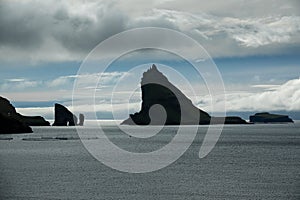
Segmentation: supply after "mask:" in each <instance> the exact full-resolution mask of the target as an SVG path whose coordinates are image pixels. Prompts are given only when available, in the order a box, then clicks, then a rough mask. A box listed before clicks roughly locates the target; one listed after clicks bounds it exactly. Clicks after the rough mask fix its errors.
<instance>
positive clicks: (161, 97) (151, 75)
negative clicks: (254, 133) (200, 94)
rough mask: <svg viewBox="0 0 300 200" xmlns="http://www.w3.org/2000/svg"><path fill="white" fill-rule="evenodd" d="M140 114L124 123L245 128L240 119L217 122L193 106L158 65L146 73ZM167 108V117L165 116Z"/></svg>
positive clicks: (131, 116) (222, 119)
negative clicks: (237, 126)
mask: <svg viewBox="0 0 300 200" xmlns="http://www.w3.org/2000/svg"><path fill="white" fill-rule="evenodd" d="M141 90H142V106H141V110H140V111H139V112H137V113H135V114H130V117H129V118H128V119H126V120H124V121H123V122H122V124H128V125H135V124H136V125H149V124H150V125H195V124H210V122H211V120H212V119H214V120H212V122H214V123H223V122H224V123H226V124H245V123H246V121H245V120H243V119H241V118H240V117H225V119H224V118H214V117H211V116H210V115H209V114H208V113H207V112H205V111H203V110H200V109H198V108H197V107H196V106H194V105H193V103H192V101H191V100H190V99H188V98H187V97H186V96H185V95H184V94H183V93H182V92H181V91H180V90H179V89H178V88H176V87H175V86H174V85H173V84H172V83H170V82H169V81H168V79H167V77H166V76H164V75H163V74H162V73H161V72H160V71H158V69H157V67H156V66H155V65H152V67H151V68H150V69H149V70H148V71H146V72H144V73H143V77H142V81H141ZM161 106H162V107H164V110H165V113H166V116H164V112H162V109H161Z"/></svg>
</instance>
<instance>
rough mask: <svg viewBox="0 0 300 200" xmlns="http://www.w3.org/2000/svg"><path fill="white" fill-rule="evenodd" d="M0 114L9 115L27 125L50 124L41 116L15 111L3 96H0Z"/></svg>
mask: <svg viewBox="0 0 300 200" xmlns="http://www.w3.org/2000/svg"><path fill="white" fill-rule="evenodd" d="M0 114H2V115H3V116H9V117H10V118H13V119H16V120H18V121H20V122H22V123H24V124H26V125H28V126H50V123H49V122H48V121H46V120H45V119H44V118H43V117H41V116H24V115H21V114H20V113H17V111H16V109H15V107H14V106H13V105H12V104H11V103H10V102H9V101H8V100H7V99H5V98H3V97H0Z"/></svg>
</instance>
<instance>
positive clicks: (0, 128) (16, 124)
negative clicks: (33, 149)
mask: <svg viewBox="0 0 300 200" xmlns="http://www.w3.org/2000/svg"><path fill="white" fill-rule="evenodd" d="M12 133H32V129H31V128H30V127H29V126H28V125H26V124H24V123H23V122H21V121H19V120H17V119H14V118H12V117H9V116H5V115H3V114H0V134H12Z"/></svg>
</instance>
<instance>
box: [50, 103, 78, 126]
mask: <svg viewBox="0 0 300 200" xmlns="http://www.w3.org/2000/svg"><path fill="white" fill-rule="evenodd" d="M75 125H77V117H76V116H75V115H73V113H72V112H71V111H69V110H68V109H67V108H66V107H64V106H63V105H61V104H58V103H56V104H55V105H54V123H53V125H52V126H75Z"/></svg>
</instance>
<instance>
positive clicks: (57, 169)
mask: <svg viewBox="0 0 300 200" xmlns="http://www.w3.org/2000/svg"><path fill="white" fill-rule="evenodd" d="M114 124H115V123H113V122H107V123H104V125H103V127H104V128H103V129H104V130H105V133H106V135H107V137H108V138H109V139H110V140H111V141H112V142H113V143H115V144H116V145H118V146H120V147H121V148H123V149H125V150H127V151H135V152H150V151H153V150H156V149H159V148H162V147H163V146H164V145H166V144H168V142H170V141H171V139H172V138H173V137H174V135H175V134H176V132H177V128H178V127H176V126H172V127H165V128H163V129H162V130H161V132H160V133H158V134H157V135H155V136H153V137H151V138H150V139H149V138H145V139H137V138H135V137H129V136H128V135H127V134H124V133H123V132H122V131H120V130H119V128H118V127H117V126H116V125H114ZM131 128H132V129H134V127H127V129H131ZM189 128H190V127H185V129H186V130H187V133H186V134H189V131H188V130H189ZM207 128H208V126H199V128H198V133H197V135H196V138H195V140H194V142H193V143H192V144H191V146H190V147H189V149H188V150H187V151H186V152H185V153H184V154H183V155H182V156H181V157H180V158H179V159H178V160H176V161H175V162H174V163H172V164H170V165H169V166H167V167H165V168H162V169H160V170H158V171H154V172H149V173H139V174H132V173H126V172H120V171H117V170H115V169H112V168H110V167H108V166H106V165H104V164H102V163H101V162H100V161H98V160H97V159H95V158H94V157H93V156H92V155H91V154H90V153H89V152H88V151H87V150H86V149H85V147H84V145H83V144H82V142H81V140H80V139H79V137H78V134H77V129H76V128H74V127H33V130H34V133H31V134H18V135H0V199H1V200H2V199H3V200H4V199H42V200H46V199H180V200H182V199H230V200H232V199H238V200H240V199H270V200H271V199H272V200H274V199H284V200H286V199H298V200H299V199H300V122H299V121H297V122H296V123H294V124H252V125H250V124H249V125H226V126H224V128H223V131H222V134H221V137H220V139H219V140H218V142H217V144H216V146H215V148H214V149H213V150H212V151H211V152H210V153H209V154H208V156H206V157H205V158H203V159H200V158H199V149H200V147H201V144H202V141H203V138H204V136H205V133H206V131H207ZM147 129H151V128H149V127H148V128H145V131H146V130H147ZM78 130H79V131H83V132H85V133H86V137H85V138H84V139H85V140H99V139H101V138H97V137H95V133H97V131H98V130H99V129H98V127H97V126H96V125H95V124H93V123H92V122H88V123H87V125H86V126H84V127H79V129H78ZM140 130H141V129H140ZM141 132H144V131H143V130H141ZM141 134H142V133H141ZM183 142H184V141H183ZM120 162H121V161H120ZM148 164H149V165H151V162H149V163H148ZM120 165H124V163H120Z"/></svg>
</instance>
